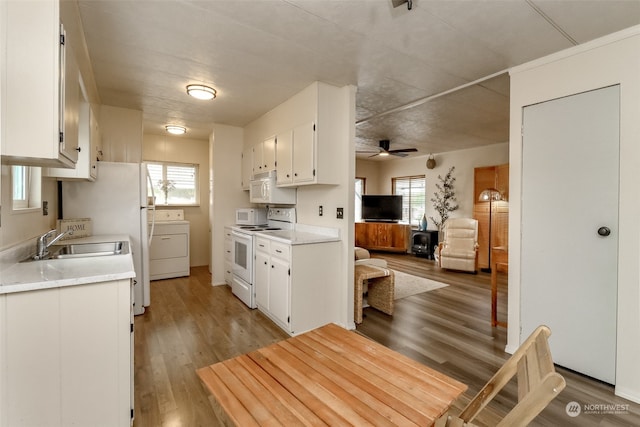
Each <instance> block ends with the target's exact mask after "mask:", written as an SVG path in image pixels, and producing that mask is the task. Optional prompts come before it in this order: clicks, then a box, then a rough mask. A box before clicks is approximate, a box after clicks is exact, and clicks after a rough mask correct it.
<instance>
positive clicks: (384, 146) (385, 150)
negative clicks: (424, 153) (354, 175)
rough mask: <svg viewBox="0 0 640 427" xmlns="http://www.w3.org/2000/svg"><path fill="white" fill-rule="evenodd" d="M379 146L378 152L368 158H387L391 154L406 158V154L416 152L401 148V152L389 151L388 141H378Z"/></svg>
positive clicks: (411, 149)
mask: <svg viewBox="0 0 640 427" xmlns="http://www.w3.org/2000/svg"><path fill="white" fill-rule="evenodd" d="M379 144H380V149H379V151H378V152H377V153H376V154H374V155H373V156H369V157H375V156H388V155H389V154H391V155H392V156H398V157H407V156H408V154H407V153H414V152H416V151H418V150H417V149H416V148H403V149H401V150H389V144H390V141H389V140H388V139H383V140H381V141H379ZM358 152H359V153H367V151H358Z"/></svg>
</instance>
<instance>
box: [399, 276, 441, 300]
mask: <svg viewBox="0 0 640 427" xmlns="http://www.w3.org/2000/svg"><path fill="white" fill-rule="evenodd" d="M393 273H394V274H395V296H394V299H401V298H406V297H409V296H411V295H415V294H421V293H423V292H429V291H433V290H435V289H439V288H444V287H445V286H449V285H447V284H446V283H441V282H436V281H435V280H431V279H425V278H424V277H418V276H414V275H412V274H407V273H403V272H402V271H396V270H393Z"/></svg>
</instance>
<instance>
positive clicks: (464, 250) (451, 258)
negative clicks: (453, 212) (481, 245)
mask: <svg viewBox="0 0 640 427" xmlns="http://www.w3.org/2000/svg"><path fill="white" fill-rule="evenodd" d="M438 259H439V263H440V267H442V268H447V269H450V270H461V271H469V272H473V273H476V272H477V271H478V221H477V220H475V219H473V218H449V219H448V220H447V222H446V223H445V226H444V241H443V242H441V243H440V244H439V257H438Z"/></svg>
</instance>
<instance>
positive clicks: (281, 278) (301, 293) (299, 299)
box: [255, 236, 340, 335]
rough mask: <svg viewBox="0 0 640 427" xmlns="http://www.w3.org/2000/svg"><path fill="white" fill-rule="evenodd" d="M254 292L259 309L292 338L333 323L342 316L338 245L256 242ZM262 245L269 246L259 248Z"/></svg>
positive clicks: (263, 238) (266, 240)
mask: <svg viewBox="0 0 640 427" xmlns="http://www.w3.org/2000/svg"><path fill="white" fill-rule="evenodd" d="M256 242H257V245H258V246H257V248H256V267H255V268H256V271H255V273H256V280H255V292H256V302H257V305H258V309H259V310H260V311H262V312H263V313H265V314H266V315H267V316H268V317H269V318H270V319H271V320H273V321H274V322H275V323H276V324H277V325H278V326H280V327H281V328H282V329H284V330H285V331H286V332H287V333H289V334H290V335H298V334H301V333H304V332H306V331H309V330H311V329H315V328H317V327H319V326H322V325H325V324H327V323H330V322H336V321H337V319H338V318H339V317H340V315H339V309H340V308H339V306H340V304H339V299H338V298H337V295H338V294H339V293H340V290H339V289H338V288H339V287H340V285H339V278H338V275H337V269H335V268H330V266H332V265H333V266H335V265H339V263H340V259H339V253H340V244H339V242H323V243H313V244H300V245H297V244H296V245H291V244H287V243H284V242H282V241H280V240H277V239H271V238H269V237H263V236H260V237H259V238H257V239H256ZM261 242H266V243H264V244H263V247H260V246H259V245H260V243H261Z"/></svg>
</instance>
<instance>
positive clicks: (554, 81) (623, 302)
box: [507, 26, 640, 402]
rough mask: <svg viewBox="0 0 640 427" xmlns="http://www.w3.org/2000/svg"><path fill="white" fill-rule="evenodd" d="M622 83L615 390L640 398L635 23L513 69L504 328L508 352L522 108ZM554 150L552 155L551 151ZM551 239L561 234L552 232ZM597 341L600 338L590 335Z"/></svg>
mask: <svg viewBox="0 0 640 427" xmlns="http://www.w3.org/2000/svg"><path fill="white" fill-rule="evenodd" d="M614 84H620V89H621V95H620V195H619V197H620V199H619V200H620V202H619V243H618V244H619V247H618V333H617V358H616V389H615V392H616V394H617V395H619V396H622V397H625V398H627V399H630V400H633V401H635V402H640V367H639V365H638V362H637V361H638V360H640V339H638V337H640V268H639V267H638V266H639V263H638V260H640V221H638V218H640V198H638V182H640V120H638V118H639V117H640V26H636V27H632V28H629V29H627V30H624V31H621V32H619V33H615V34H612V35H609V36H606V37H603V38H601V39H598V40H594V41H592V42H590V43H587V44H584V45H580V46H577V47H575V48H572V49H568V50H566V51H563V52H560V53H558V54H554V55H551V56H548V57H545V58H542V59H539V60H537V61H533V62H532V63H529V64H525V65H523V66H520V67H516V68H514V69H513V70H512V71H511V119H510V121H511V125H510V127H511V129H510V137H511V139H510V169H509V182H510V185H509V193H510V197H511V200H512V202H511V203H510V206H509V207H510V209H509V297H508V298H509V305H508V310H509V313H508V316H509V317H508V318H509V328H508V333H507V351H514V350H515V348H517V346H518V345H519V339H520V257H521V251H520V223H521V218H522V212H521V206H520V204H519V203H513V201H514V200H520V199H521V186H522V179H521V178H522V137H521V130H520V127H521V124H522V108H523V107H524V106H527V105H531V104H534V103H539V102H543V101H547V100H551V99H555V98H559V97H562V96H568V95H573V94H576V93H580V92H585V91H589V90H593V89H598V88H602V87H605V86H609V85H614ZM549 154H550V155H553V153H549ZM554 237H555V238H558V237H561V236H554ZM593 339H595V340H597V339H598V337H593Z"/></svg>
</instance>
